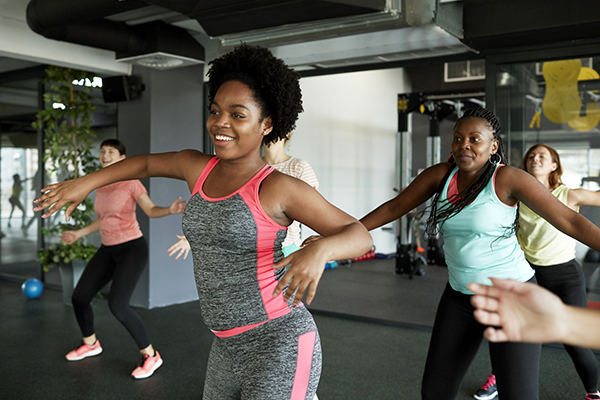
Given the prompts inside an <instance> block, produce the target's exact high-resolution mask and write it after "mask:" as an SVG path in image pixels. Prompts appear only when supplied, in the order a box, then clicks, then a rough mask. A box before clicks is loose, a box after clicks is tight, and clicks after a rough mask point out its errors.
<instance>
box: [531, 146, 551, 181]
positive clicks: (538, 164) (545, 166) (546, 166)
mask: <svg viewBox="0 0 600 400" xmlns="http://www.w3.org/2000/svg"><path fill="white" fill-rule="evenodd" d="M525 167H526V170H527V172H529V173H530V174H531V175H533V176H535V177H536V178H538V179H540V178H541V179H548V177H549V176H550V174H551V173H552V172H553V171H556V169H557V168H558V164H557V163H556V162H555V161H554V160H553V158H552V155H551V154H550V151H548V149H547V148H546V147H545V146H537V147H535V148H533V149H531V150H530V151H529V152H528V155H527V159H526V160H525Z"/></svg>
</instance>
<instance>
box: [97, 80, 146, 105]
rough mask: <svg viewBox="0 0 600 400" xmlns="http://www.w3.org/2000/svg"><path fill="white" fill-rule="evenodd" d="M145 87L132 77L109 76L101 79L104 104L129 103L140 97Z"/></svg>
mask: <svg viewBox="0 0 600 400" xmlns="http://www.w3.org/2000/svg"><path fill="white" fill-rule="evenodd" d="M144 89H145V86H144V85H143V84H142V83H140V82H139V80H138V79H137V78H136V77H134V76H127V75H122V76H110V77H107V78H102V97H103V98H104V102H105V103H117V102H120V101H130V100H133V99H136V98H138V97H140V94H141V93H142V92H143V91H144Z"/></svg>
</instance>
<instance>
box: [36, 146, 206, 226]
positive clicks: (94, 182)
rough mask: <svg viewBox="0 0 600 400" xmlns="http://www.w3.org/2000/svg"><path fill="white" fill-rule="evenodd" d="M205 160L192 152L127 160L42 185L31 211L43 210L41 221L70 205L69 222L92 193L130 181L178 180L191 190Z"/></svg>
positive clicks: (203, 155) (68, 209) (142, 156)
mask: <svg viewBox="0 0 600 400" xmlns="http://www.w3.org/2000/svg"><path fill="white" fill-rule="evenodd" d="M209 159H210V156H207V155H205V154H203V153H201V152H199V151H195V150H183V151H180V152H172V153H161V154H144V155H139V156H133V157H128V158H126V159H125V160H123V161H119V162H118V163H115V164H112V165H110V166H108V167H106V168H102V169H100V170H98V171H95V172H92V173H91V174H88V175H85V176H82V177H81V178H78V179H74V180H70V181H65V182H61V183H56V184H53V185H48V186H46V187H45V188H43V189H42V191H43V192H44V194H43V195H42V196H40V197H39V198H37V199H35V200H34V203H35V204H36V206H35V208H34V211H39V210H43V209H47V210H46V211H45V213H44V214H43V215H42V218H47V217H49V216H51V215H52V214H54V213H56V212H57V211H58V210H60V209H61V208H62V207H63V206H65V205H66V204H67V203H70V204H69V207H67V210H66V212H65V216H66V218H67V220H69V219H70V216H71V213H72V212H73V210H74V209H75V208H76V207H77V205H79V204H80V203H81V202H82V201H83V200H84V199H85V198H86V197H87V196H88V195H89V194H90V193H91V192H92V191H93V190H95V189H97V188H99V187H102V186H106V185H109V184H111V183H114V182H119V181H124V180H130V179H143V178H148V177H164V178H173V179H180V180H185V181H186V182H187V184H188V187H189V188H190V191H191V190H192V189H193V187H194V184H195V183H196V180H197V179H198V176H200V172H201V171H202V168H204V166H205V165H206V163H207V162H208V160H209ZM190 165H193V168H190Z"/></svg>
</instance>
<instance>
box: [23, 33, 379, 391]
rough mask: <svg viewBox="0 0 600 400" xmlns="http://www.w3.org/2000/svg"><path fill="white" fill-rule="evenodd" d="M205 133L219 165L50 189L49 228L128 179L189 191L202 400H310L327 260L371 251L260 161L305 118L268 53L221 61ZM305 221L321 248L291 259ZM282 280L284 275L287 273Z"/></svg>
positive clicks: (141, 169) (145, 164)
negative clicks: (206, 341) (294, 227)
mask: <svg viewBox="0 0 600 400" xmlns="http://www.w3.org/2000/svg"><path fill="white" fill-rule="evenodd" d="M208 77H209V80H208V86H209V101H210V116H209V118H208V121H207V123H206V127H207V131H208V132H209V134H210V137H211V140H212V141H213V144H214V147H215V152H216V156H211V155H207V154H203V153H201V152H199V151H196V150H184V151H181V152H172V153H163V154H149V155H143V156H136V157H131V158H128V159H126V160H124V161H121V162H119V163H117V164H115V165H112V166H110V167H108V168H106V169H103V170H101V171H97V172H94V173H92V174H89V175H86V176H84V177H81V178H79V179H77V180H75V181H66V182H62V183H60V184H56V185H50V186H48V187H46V188H45V192H46V193H45V194H44V195H42V196H41V197H39V198H38V199H36V203H37V204H38V206H37V207H36V208H35V209H36V210H39V209H44V208H48V207H50V206H51V205H53V204H55V205H54V206H52V207H50V209H49V210H48V211H46V213H45V214H44V216H45V217H48V216H49V215H52V214H53V213H54V212H56V210H57V209H59V208H61V207H62V206H64V205H65V204H66V203H69V202H70V203H71V204H70V205H69V206H68V207H67V212H66V213H67V215H70V213H71V212H72V210H73V209H74V207H75V206H76V205H77V204H79V203H80V202H81V201H82V200H83V199H84V198H85V196H86V195H87V194H88V193H89V192H90V191H91V190H93V189H94V188H97V187H102V186H104V185H106V184H108V183H111V182H116V181H120V180H126V179H134V178H142V177H148V176H162V177H170V178H175V179H182V180H185V181H186V182H187V184H188V186H189V189H190V192H191V193H192V196H191V198H190V200H189V202H188V205H187V207H186V210H185V213H184V217H183V231H184V234H185V236H186V237H187V239H188V240H189V242H190V244H191V248H192V256H193V259H194V274H195V277H196V285H197V287H198V296H199V298H200V305H201V309H202V316H203V318H204V321H205V323H206V325H207V326H208V327H209V328H210V329H211V330H212V331H213V332H214V333H215V339H214V342H213V345H212V348H211V352H210V355H209V360H208V365H207V372H206V381H205V385H204V398H205V399H222V398H229V399H241V398H244V399H273V400H277V399H294V400H296V399H309V400H312V399H313V398H314V396H315V392H316V389H317V385H318V381H319V378H320V373H321V349H320V340H319V336H318V332H317V327H316V325H315V323H314V320H313V318H312V316H311V315H310V313H309V312H308V310H307V309H306V308H305V307H304V305H303V304H302V302H301V299H302V297H303V295H304V294H305V293H306V292H307V293H308V295H307V298H306V302H307V303H308V304H310V302H311V301H312V299H313V298H314V296H315V292H316V289H317V284H318V282H319V279H320V277H321V275H322V274H323V265H325V263H326V262H327V261H328V260H336V259H342V258H353V257H357V256H359V255H361V254H364V253H365V252H366V251H367V250H368V249H370V248H371V245H372V239H371V237H370V235H369V233H368V232H367V230H366V229H365V228H364V226H363V225H362V224H360V223H359V222H358V221H357V220H356V219H354V218H352V217H351V216H349V215H347V214H346V213H344V212H342V211H341V210H339V209H337V208H336V207H334V206H333V205H331V204H330V203H328V202H327V201H326V200H325V199H324V198H323V197H322V196H321V195H320V194H319V193H318V192H317V191H316V190H314V189H313V188H312V187H310V186H309V185H308V184H306V183H305V182H302V181H300V180H298V179H294V178H292V177H290V176H288V175H285V174H282V173H280V172H279V171H277V170H275V168H273V167H270V166H269V165H267V164H265V162H264V161H263V160H262V159H261V157H260V149H261V145H262V144H263V143H271V142H274V141H277V140H279V139H280V138H283V137H285V136H286V135H287V133H288V132H290V131H292V130H293V128H294V125H295V122H296V119H297V117H298V114H299V113H300V112H301V111H302V100H301V99H302V95H301V92H300V85H299V75H298V74H297V73H296V72H294V71H293V70H292V69H291V68H289V67H288V66H287V65H285V63H284V62H283V61H282V60H280V59H277V58H275V57H274V56H273V55H272V54H271V52H270V51H269V50H268V49H264V48H260V47H252V46H248V45H241V46H239V47H237V48H236V49H235V50H234V51H232V52H231V53H228V54H225V55H224V56H222V57H220V58H218V59H216V60H213V61H212V62H211V67H210V70H209V72H208ZM294 220H297V221H299V222H300V223H302V224H305V225H307V226H309V227H310V228H311V229H313V230H315V231H317V232H319V234H321V235H322V236H324V237H325V238H324V239H323V240H320V241H319V242H318V243H313V244H311V245H309V246H305V247H304V248H302V249H300V250H298V251H296V252H295V253H292V254H291V255H289V256H288V257H285V258H284V257H283V253H282V251H281V243H282V242H283V239H284V237H285V233H286V229H287V226H288V225H290V224H291V223H292V221H294ZM290 264H291V266H290V268H289V270H287V272H285V274H279V273H277V272H276V270H278V269H282V268H284V267H285V266H287V265H290Z"/></svg>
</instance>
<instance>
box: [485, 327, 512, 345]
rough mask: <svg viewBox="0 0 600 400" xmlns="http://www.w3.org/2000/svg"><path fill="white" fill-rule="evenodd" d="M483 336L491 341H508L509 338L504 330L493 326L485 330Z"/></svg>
mask: <svg viewBox="0 0 600 400" xmlns="http://www.w3.org/2000/svg"><path fill="white" fill-rule="evenodd" d="M483 336H485V338H486V339H487V340H489V341H490V342H506V341H507V340H508V337H507V336H506V333H505V332H504V331H503V330H501V329H496V328H492V327H491V326H490V327H487V328H486V329H485V331H483Z"/></svg>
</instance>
